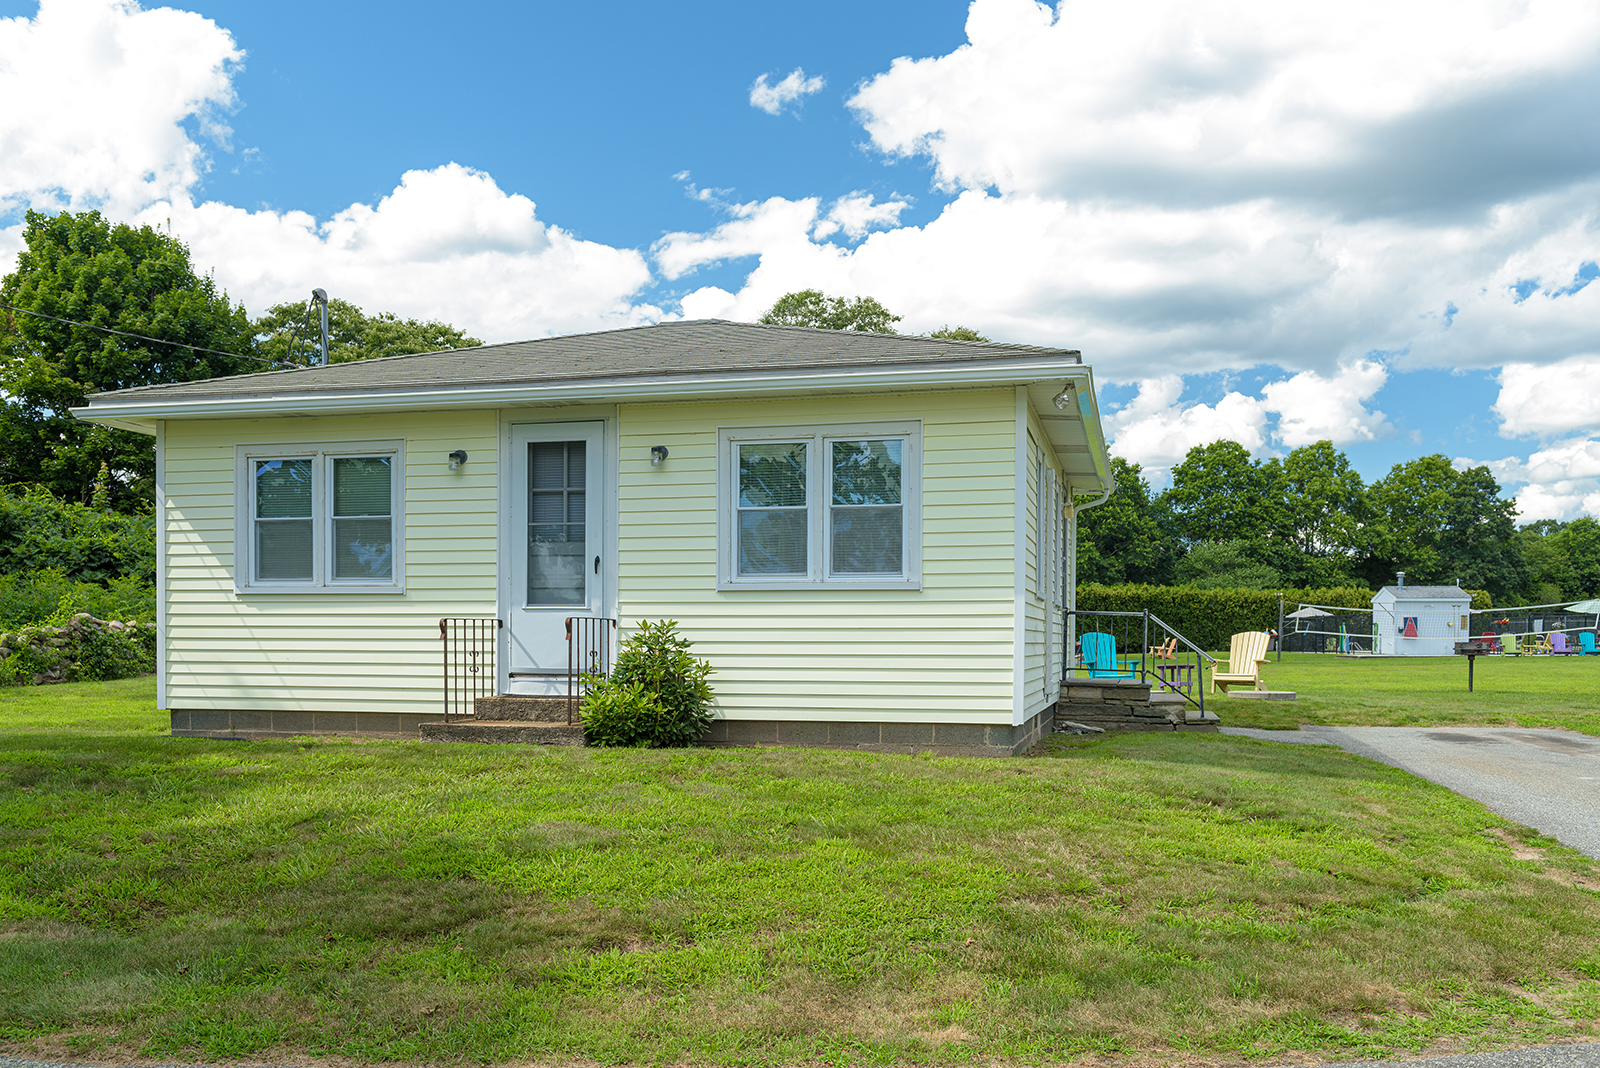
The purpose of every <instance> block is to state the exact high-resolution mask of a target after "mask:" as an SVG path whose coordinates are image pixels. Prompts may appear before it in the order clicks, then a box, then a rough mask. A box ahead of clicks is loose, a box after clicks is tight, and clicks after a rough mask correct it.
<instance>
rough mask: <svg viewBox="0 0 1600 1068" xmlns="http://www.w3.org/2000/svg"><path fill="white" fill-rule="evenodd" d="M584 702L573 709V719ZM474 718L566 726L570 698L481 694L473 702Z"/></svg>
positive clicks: (576, 704) (577, 703)
mask: <svg viewBox="0 0 1600 1068" xmlns="http://www.w3.org/2000/svg"><path fill="white" fill-rule="evenodd" d="M581 705H582V702H581V701H579V702H576V703H575V704H574V707H573V710H572V722H573V724H574V725H576V724H577V722H578V708H579V707H581ZM472 707H473V714H474V718H476V719H480V720H492V721H494V722H497V723H504V722H508V721H511V720H516V721H518V722H522V723H560V724H561V725H563V726H565V725H566V722H567V699H566V698H565V697H524V696H521V695H518V694H502V695H500V696H499V697H479V698H478V699H477V700H475V701H473V702H472Z"/></svg>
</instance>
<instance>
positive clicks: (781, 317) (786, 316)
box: [757, 289, 900, 334]
mask: <svg viewBox="0 0 1600 1068" xmlns="http://www.w3.org/2000/svg"><path fill="white" fill-rule="evenodd" d="M899 321H900V316H898V315H894V314H892V313H891V312H890V311H889V309H888V308H885V307H884V306H883V305H882V304H879V303H878V302H877V301H876V300H875V299H873V298H872V297H825V296H823V295H822V291H821V290H820V289H802V290H800V291H799V292H798V293H785V294H784V295H783V296H781V297H779V298H778V301H777V303H775V304H774V305H773V306H772V307H770V308H768V309H767V312H766V314H765V315H763V316H762V317H761V318H760V319H758V320H757V322H761V323H765V324H766V325H767V326H813V327H816V328H817V329H819V330H857V331H860V332H862V333H866V334H893V333H895V328H894V324H895V323H898V322H899Z"/></svg>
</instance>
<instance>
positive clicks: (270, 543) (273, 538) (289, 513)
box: [254, 460, 314, 582]
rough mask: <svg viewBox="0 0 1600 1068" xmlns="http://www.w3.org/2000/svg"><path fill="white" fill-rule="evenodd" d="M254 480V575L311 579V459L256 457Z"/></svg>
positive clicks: (304, 580) (261, 577)
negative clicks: (260, 458) (263, 458)
mask: <svg viewBox="0 0 1600 1068" xmlns="http://www.w3.org/2000/svg"><path fill="white" fill-rule="evenodd" d="M254 483H255V485H254V493H255V513H256V518H255V539H256V545H255V549H256V551H255V554H254V555H255V561H256V574H255V577H256V578H257V579H264V580H269V581H270V580H277V581H296V580H298V581H302V582H309V581H311V578H312V564H313V552H312V543H313V540H314V539H313V536H312V529H311V523H312V520H311V500H312V494H311V461H310V460H257V461H256V463H255V471H254Z"/></svg>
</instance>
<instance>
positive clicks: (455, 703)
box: [439, 616, 505, 723]
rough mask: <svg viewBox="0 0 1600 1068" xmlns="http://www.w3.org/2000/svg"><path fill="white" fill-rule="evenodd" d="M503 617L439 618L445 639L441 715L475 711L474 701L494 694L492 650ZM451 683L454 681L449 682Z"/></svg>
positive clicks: (495, 678)
mask: <svg viewBox="0 0 1600 1068" xmlns="http://www.w3.org/2000/svg"><path fill="white" fill-rule="evenodd" d="M504 626H505V621H504V620H501V619H496V618H495V617H494V616H445V617H444V618H442V619H440V620H439V640H440V641H442V642H443V643H444V718H445V722H446V723H448V722H449V721H450V716H451V713H452V711H454V712H455V714H456V715H460V716H467V715H473V714H474V708H473V702H475V701H476V700H477V699H478V698H480V697H493V696H494V692H495V690H496V689H497V688H498V687H499V675H498V674H497V673H496V671H495V650H496V649H497V648H498V647H499V644H500V630H501V628H503V627H504ZM452 684H453V685H452Z"/></svg>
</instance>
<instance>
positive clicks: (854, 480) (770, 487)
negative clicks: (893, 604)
mask: <svg viewBox="0 0 1600 1068" xmlns="http://www.w3.org/2000/svg"><path fill="white" fill-rule="evenodd" d="M718 438H719V451H720V453H721V475H720V481H721V487H722V488H721V508H720V516H719V523H718V527H719V537H718V545H719V552H718V555H719V561H718V586H719V587H720V588H725V589H737V588H741V587H750V586H760V587H764V588H768V589H771V588H808V587H813V586H816V585H818V584H824V585H840V586H856V587H866V588H876V589H890V588H916V587H917V586H918V585H919V584H920V582H921V545H922V531H921V507H920V504H921V466H922V465H921V439H922V431H921V426H920V424H916V423H911V424H901V425H895V426H848V427H805V428H796V427H772V428H750V429H743V428H740V429H730V428H724V429H723V430H721V431H719V432H718Z"/></svg>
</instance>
